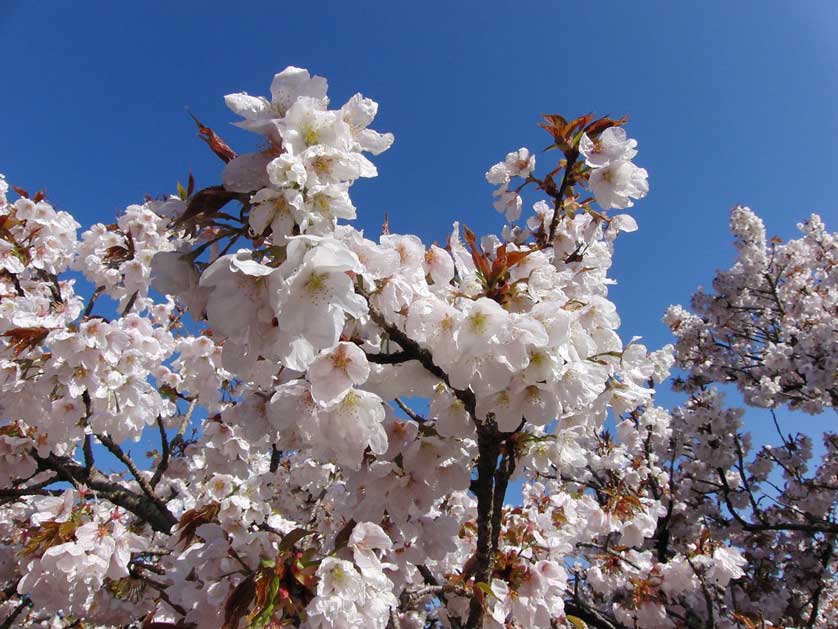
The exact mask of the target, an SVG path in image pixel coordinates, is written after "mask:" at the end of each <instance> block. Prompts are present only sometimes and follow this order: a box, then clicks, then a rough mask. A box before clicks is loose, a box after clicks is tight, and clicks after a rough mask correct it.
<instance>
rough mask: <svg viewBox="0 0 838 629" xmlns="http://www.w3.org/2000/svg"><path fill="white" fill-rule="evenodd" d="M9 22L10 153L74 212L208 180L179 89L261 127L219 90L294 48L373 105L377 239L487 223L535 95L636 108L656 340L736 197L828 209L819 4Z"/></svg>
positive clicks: (828, 34) (290, 7)
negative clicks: (646, 186) (646, 190)
mask: <svg viewBox="0 0 838 629" xmlns="http://www.w3.org/2000/svg"><path fill="white" fill-rule="evenodd" d="M0 37H2V41H3V42H4V45H3V57H4V64H3V65H4V90H3V97H2V98H0V124H2V129H0V172H5V173H6V175H7V177H8V179H9V180H10V181H11V182H12V183H14V184H17V185H20V186H23V187H26V188H29V189H31V190H35V189H38V188H41V187H45V188H46V189H47V191H48V193H49V197H50V199H51V200H52V202H53V203H54V204H55V205H57V206H58V207H60V208H62V209H67V210H70V211H72V212H73V213H74V214H75V215H76V216H77V217H79V219H80V222H82V223H84V224H85V225H88V224H90V223H92V222H98V221H105V222H110V221H111V220H112V219H113V217H114V215H115V214H116V213H117V212H118V211H119V209H120V208H122V207H124V206H125V205H127V204H129V203H133V202H139V201H141V200H142V198H143V195H144V194H145V193H151V194H153V195H158V194H161V193H167V192H173V191H174V186H175V181H176V180H178V179H180V180H181V181H183V180H185V178H186V174H187V172H188V171H189V170H190V169H191V170H192V171H193V172H194V173H195V176H196V179H197V183H198V186H199V187H202V186H206V185H212V184H214V183H216V182H217V179H218V172H219V164H218V162H217V161H216V159H215V158H214V156H212V155H211V154H210V153H209V152H208V151H207V150H206V148H205V146H204V145H203V144H202V143H201V142H200V141H199V140H198V139H197V138H196V137H195V129H194V126H193V124H192V122H191V121H190V119H189V117H188V116H187V115H186V113H185V107H187V106H188V107H190V108H191V110H192V111H193V112H194V113H195V114H196V115H197V116H198V117H199V118H201V119H202V120H203V122H205V123H206V124H208V125H210V126H212V127H213V128H215V129H216V130H217V131H219V132H220V133H221V134H222V135H224V136H225V137H226V138H227V139H228V140H229V141H230V142H231V144H233V145H234V146H236V147H237V148H240V149H241V148H247V147H250V146H253V140H252V139H250V138H249V137H247V136H246V134H243V133H242V132H240V131H238V130H236V129H233V128H232V127H228V123H229V122H231V121H232V120H233V116H232V114H231V113H230V112H228V111H227V110H226V108H225V107H224V104H223V99H222V96H223V95H224V94H226V93H229V92H234V91H248V92H250V93H252V94H265V93H267V91H268V87H269V84H270V80H271V77H272V76H273V74H274V73H275V72H277V71H279V70H281V69H282V68H284V67H285V66H286V65H297V66H303V67H307V68H309V69H310V70H311V71H312V72H314V73H317V74H320V75H323V76H326V77H327V78H328V79H329V83H330V95H331V97H332V100H333V102H334V103H335V104H340V103H342V102H343V101H344V100H345V99H346V98H348V97H349V96H351V95H352V94H353V93H354V92H356V91H361V92H363V93H364V94H365V95H368V96H370V97H372V98H374V99H376V100H377V101H379V103H380V104H381V110H380V115H379V119H378V122H377V124H376V128H377V129H379V130H382V131H392V132H394V133H395V136H396V142H395V145H394V147H393V148H392V149H391V150H390V151H389V152H388V153H385V154H384V155H382V156H380V157H379V158H377V159H376V163H377V164H378V166H379V171H380V177H379V178H378V179H376V180H373V181H372V182H362V183H359V184H358V185H357V186H355V188H353V198H354V200H355V203H356V205H357V206H358V208H359V215H360V219H359V225H360V226H361V227H365V228H367V229H368V230H370V231H371V232H372V233H373V234H374V233H376V231H377V229H378V226H379V225H380V224H381V221H382V217H383V215H384V212H385V211H386V212H389V214H390V216H391V225H392V228H393V230H394V231H398V232H405V233H418V234H419V235H420V236H422V237H423V239H425V240H426V241H432V240H439V241H442V240H444V237H445V233H446V231H447V230H448V229H449V228H450V223H451V221H452V220H455V219H459V220H462V221H464V222H466V223H467V224H468V225H469V226H470V227H472V229H474V230H475V231H478V232H480V233H485V232H488V231H496V230H497V229H499V227H500V225H501V221H500V218H499V216H498V215H497V214H496V213H495V212H494V210H493V209H492V207H491V187H490V186H489V185H488V184H486V183H485V181H484V179H483V173H484V172H485V170H486V169H487V168H488V167H489V166H490V165H491V164H492V163H494V162H496V161H498V160H499V159H501V158H502V157H503V156H504V155H505V153H506V152H507V151H509V150H513V149H516V148H518V147H519V146H528V147H530V148H532V149H539V148H542V147H543V146H545V145H546V143H547V142H546V140H545V138H546V137H547V136H546V135H545V134H544V132H543V131H541V130H540V129H538V127H537V123H538V120H539V116H540V114H541V113H562V114H564V115H568V116H575V115H578V114H581V113H585V112H588V111H592V112H595V113H600V114H613V115H621V114H627V115H628V116H629V118H630V124H629V126H628V130H629V134H630V135H632V136H633V137H635V138H637V139H638V141H639V149H640V154H639V156H638V157H637V159H636V162H637V163H638V164H639V165H641V166H644V167H645V168H647V170H648V171H649V176H650V185H651V192H650V194H649V196H648V197H647V198H646V199H645V200H643V201H641V202H639V203H638V204H637V205H636V207H635V208H633V210H632V213H633V215H634V216H635V217H636V218H637V220H638V222H639V224H640V228H641V229H640V231H638V232H637V233H634V234H630V235H627V236H624V237H622V239H621V240H620V241H619V243H618V251H617V255H616V261H615V267H614V270H613V275H614V276H615V277H616V278H617V279H618V281H619V284H618V286H616V287H614V289H613V291H612V296H613V298H614V300H615V301H616V303H617V306H618V309H619V312H620V313H621V315H622V317H623V328H622V334H623V336H624V338H626V339H628V338H630V337H631V336H633V335H641V336H643V337H644V338H645V339H646V342H647V344H648V345H649V346H651V347H657V346H660V345H662V344H663V343H666V342H668V341H669V340H670V336H669V333H668V331H667V330H666V329H665V327H664V326H663V325H662V323H661V322H660V319H661V316H662V314H663V311H664V309H665V308H666V306H667V305H669V304H670V303H678V302H680V303H684V302H686V300H688V299H689V296H690V294H691V293H692V291H693V290H694V289H695V287H696V286H697V285H699V284H708V283H709V281H710V279H711V278H712V274H713V272H714V270H715V269H716V268H718V267H720V266H726V265H728V264H729V263H730V261H731V259H732V251H733V250H732V247H731V245H730V237H729V235H728V230H727V220H728V210H729V208H730V207H731V206H732V205H733V204H735V203H745V204H749V205H751V206H752V207H753V208H754V209H756V210H757V211H758V212H759V213H760V214H761V215H762V217H763V218H764V220H765V221H766V224H767V226H768V230H769V233H770V234H777V235H780V236H782V237H784V238H788V237H792V236H793V235H794V231H795V230H794V225H795V223H796V222H798V221H800V220H802V219H804V218H805V217H806V216H807V215H808V214H809V213H810V212H811V211H818V212H820V213H821V214H822V215H823V216H824V218H825V219H826V221H827V225H828V226H830V227H831V228H832V229H835V228H836V223H838V220H836V219H838V211H837V210H836V198H835V184H836V182H837V181H838V176H836V172H835V167H836V158H835V149H834V143H835V138H836V137H838V110H836V107H835V101H836V95H838V89H836V88H838V73H836V69H838V3H836V2H834V1H832V0H822V1H814V0H812V1H807V2H804V3H790V2H779V1H770V0H759V1H757V0H752V1H742V2H735V3H734V2H728V1H705V2H701V3H680V2H668V1H667V2H664V1H659V2H640V3H635V2H617V1H614V2H566V1H562V2H547V1H542V2H527V1H519V2H514V3H513V2H499V1H490V0H483V1H481V2H476V1H463V2H450V1H449V2H436V1H431V0H428V1H424V2H403V1H401V0H398V1H391V2H387V3H384V2H381V3H371V2H331V1H329V0H321V2H317V3H305V2H303V3H279V2H276V1H274V2H259V1H256V0H253V1H251V2H248V3H240V4H234V3H230V2H224V3H221V2H186V1H181V2H177V3H173V2H162V1H157V2H151V1H149V2H136V3H125V2H119V3H117V2H85V3H69V2H51V3H35V2H24V1H19V2H16V1H15V0H0ZM552 155H553V154H550V157H551V158H552ZM545 157H547V156H545ZM542 163H543V162H542ZM822 419H823V420H824V421H826V423H831V424H834V420H835V416H834V415H831V417H829V418H822ZM766 421H768V418H767V417H766Z"/></svg>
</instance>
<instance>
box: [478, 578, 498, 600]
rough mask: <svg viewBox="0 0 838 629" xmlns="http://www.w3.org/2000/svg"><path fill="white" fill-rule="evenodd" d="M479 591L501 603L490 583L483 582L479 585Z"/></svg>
mask: <svg viewBox="0 0 838 629" xmlns="http://www.w3.org/2000/svg"><path fill="white" fill-rule="evenodd" d="M477 589H479V590H480V591H481V592H483V594H485V595H486V596H491V597H492V598H493V599H495V600H497V601H499V600H500V599H499V598H498V595H497V594H495V593H494V592H492V586H491V585H489V584H488V583H483V582H482V581H481V582H480V583H478V584H477Z"/></svg>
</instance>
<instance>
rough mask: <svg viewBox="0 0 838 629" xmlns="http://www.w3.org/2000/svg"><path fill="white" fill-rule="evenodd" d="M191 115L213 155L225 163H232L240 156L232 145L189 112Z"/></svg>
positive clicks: (199, 133) (199, 134)
mask: <svg viewBox="0 0 838 629" xmlns="http://www.w3.org/2000/svg"><path fill="white" fill-rule="evenodd" d="M189 115H190V116H192V120H194V121H195V124H196V125H198V136H199V137H200V138H201V139H202V140H203V141H204V142H206V143H207V144H208V145H209V147H210V149H212V152H213V153H215V154H216V155H218V157H220V158H221V159H222V160H223V161H224V162H230V161H232V160H234V159H235V158H236V157H238V154H237V153H236V152H235V151H234V150H233V149H231V148H230V145H228V144H227V143H226V142H225V141H224V140H222V139H221V138H220V137H218V135H217V134H216V133H215V131H213V130H212V129H210V128H209V127H208V126H206V125H205V124H204V123H202V122H201V121H200V120H198V118H196V117H195V114H193V113H192V112H189Z"/></svg>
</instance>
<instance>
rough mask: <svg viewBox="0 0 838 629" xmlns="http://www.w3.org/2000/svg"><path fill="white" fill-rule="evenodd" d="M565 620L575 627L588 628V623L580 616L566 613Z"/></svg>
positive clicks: (578, 628)
mask: <svg viewBox="0 0 838 629" xmlns="http://www.w3.org/2000/svg"><path fill="white" fill-rule="evenodd" d="M565 618H567V621H568V622H569V623H570V624H571V625H573V626H574V627H576V629H588V623H586V622H585V621H584V620H582V619H581V618H577V617H576V616H571V615H570V614H568V615H566V616H565Z"/></svg>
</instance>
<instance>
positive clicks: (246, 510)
mask: <svg viewBox="0 0 838 629" xmlns="http://www.w3.org/2000/svg"><path fill="white" fill-rule="evenodd" d="M326 92H327V84H326V80H325V79H323V78H322V77H317V76H314V77H312V76H310V75H309V73H308V72H307V71H305V70H301V69H298V68H293V67H290V68H287V69H285V70H284V71H283V72H281V73H280V74H278V75H276V77H274V80H273V83H272V85H271V97H270V99H267V98H263V97H254V96H250V95H248V94H232V95H229V96H227V98H226V102H227V105H228V106H229V107H230V109H231V110H232V111H233V112H234V113H236V114H237V115H239V116H240V117H241V118H242V120H241V121H240V122H238V123H237V124H238V125H239V126H241V127H243V128H245V129H247V130H250V131H252V132H254V133H257V134H260V135H261V136H262V137H263V140H264V143H263V147H262V148H261V150H259V151H257V152H254V153H248V154H243V155H238V154H237V153H236V152H235V151H234V150H233V149H232V148H231V147H230V146H228V145H227V144H226V143H225V142H224V141H223V140H222V139H221V138H220V137H218V136H217V135H216V134H215V133H214V132H213V130H212V129H210V128H208V127H206V126H204V125H203V124H201V123H200V122H199V123H198V126H199V131H200V134H201V137H202V138H203V139H204V140H206V142H207V143H208V145H209V146H210V148H211V149H212V150H213V151H214V152H215V154H216V155H218V157H219V158H221V160H223V162H224V164H225V165H224V168H223V171H222V172H221V177H220V181H221V183H220V184H218V185H213V186H210V187H206V188H203V189H195V186H194V182H193V181H192V180H191V178H190V181H189V183H188V186H187V187H186V188H183V187H180V186H179V190H178V195H174V196H171V197H169V198H164V199H157V200H155V199H148V200H146V201H145V203H143V204H142V205H132V206H129V207H128V208H127V209H126V210H125V211H124V213H122V215H121V216H120V217H119V218H118V220H117V222H116V223H114V224H110V225H102V224H99V225H94V226H93V227H91V228H90V229H89V230H87V231H85V232H84V233H83V234H82V235H81V239H80V240H79V239H78V238H77V235H76V234H77V230H78V229H79V225H78V223H76V221H75V220H74V219H73V218H72V217H71V216H70V215H69V214H67V213H65V212H62V211H56V210H55V209H54V208H53V207H52V205H50V203H49V201H48V200H47V199H46V198H44V196H43V195H42V194H34V195H30V194H28V193H27V192H26V191H24V190H21V189H17V188H15V189H14V190H15V191H16V193H17V198H16V199H10V198H9V197H10V196H11V195H12V193H11V192H10V190H9V186H8V185H7V184H6V183H5V181H4V180H2V179H0V268H2V271H0V387H2V416H3V420H2V426H0V500H1V501H2V506H0V535H2V537H3V545H2V550H0V566H2V567H1V568H0V579H2V584H3V587H4V594H3V598H2V602H0V618H3V619H5V620H3V621H2V625H0V626H3V627H10V626H13V625H20V626H43V627H79V626H131V627H146V628H149V629H151V628H156V629H162V628H166V627H171V628H185V627H223V628H225V629H234V628H240V627H263V626H273V627H278V626H301V627H307V628H312V629H313V628H318V627H333V628H348V627H379V628H382V629H383V628H385V627H388V628H391V629H400V628H401V629H419V628H424V627H452V628H458V629H464V628H468V629H474V628H477V627H487V628H489V627H545V628H552V627H577V628H578V627H586V626H588V627H603V628H617V627H649V628H655V627H758V626H810V627H813V626H821V627H828V626H835V625H836V623H838V591H836V585H835V581H834V573H835V562H836V559H835V554H834V551H835V538H836V534H838V524H836V520H835V508H836V491H837V490H838V480H836V474H838V458H837V457H838V439H836V437H835V435H826V436H825V437H824V447H825V454H824V456H823V460H822V462H821V463H820V464H819V465H817V466H815V468H814V470H813V471H811V472H810V471H809V466H810V465H811V461H810V460H809V459H810V458H811V454H812V445H811V443H810V439H809V438H808V437H806V436H804V435H797V436H791V435H782V445H781V446H778V447H775V448H767V447H766V448H761V449H758V448H754V447H753V446H752V444H751V441H750V438H749V436H748V435H747V434H746V433H743V431H742V425H741V414H742V413H741V411H739V410H737V409H731V408H726V407H725V406H724V403H723V398H722V394H723V391H722V390H721V389H719V388H717V387H716V388H714V384H716V383H718V384H730V383H733V384H735V386H737V387H739V389H740V390H741V391H742V393H743V395H744V396H745V400H746V402H747V403H749V404H753V405H757V406H760V407H765V408H774V407H777V406H782V405H788V406H789V407H792V408H795V409H801V410H803V411H805V412H809V413H815V412H820V411H821V410H823V409H824V408H827V407H828V408H833V407H834V406H835V403H836V401H838V386H836V367H837V366H838V332H836V325H835V320H836V314H838V312H836V309H837V308H838V280H836V278H837V277H838V273H836V260H838V246H837V245H836V239H835V236H834V235H832V234H829V233H828V232H826V230H825V228H824V226H823V224H822V223H821V222H820V219H819V218H818V217H816V216H813V217H812V218H811V219H810V220H809V221H808V222H807V223H806V224H805V225H803V226H802V229H803V237H802V238H801V239H800V240H797V241H793V242H790V243H787V244H782V243H779V242H776V241H772V242H770V243H766V239H765V232H764V228H763V227H762V224H761V222H760V221H759V219H758V218H757V217H756V216H755V215H754V214H753V213H751V212H750V211H749V210H747V209H745V208H736V209H735V210H734V211H733V217H732V226H733V229H734V234H735V236H736V243H737V247H738V249H739V260H738V261H737V263H736V265H735V266H734V267H733V269H731V270H730V271H727V272H724V273H720V274H719V276H718V278H717V280H716V283H715V285H714V290H715V292H714V293H713V294H704V293H699V295H697V296H696V298H695V300H694V303H693V310H694V311H695V313H696V314H691V313H690V312H688V311H686V310H684V309H682V308H673V309H671V310H670V311H669V313H668V314H667V322H668V324H669V325H670V327H671V328H672V329H673V331H674V332H675V334H676V336H677V338H678V342H677V345H676V346H675V347H674V348H673V347H671V346H667V347H666V348H663V349H662V350H659V351H655V352H649V351H647V349H646V348H645V347H644V346H643V345H641V344H639V343H638V342H637V341H636V339H633V340H631V341H630V342H628V343H624V342H623V341H622V340H621V339H620V337H619V336H618V335H617V332H616V330H617V328H618V326H619V317H618V315H617V312H616V309H615V307H614V305H613V304H612V303H611V302H610V301H609V299H608V291H607V287H608V284H609V283H610V280H609V279H608V276H607V272H608V268H609V266H610V264H611V254H612V250H613V246H614V242H615V239H616V238H617V236H618V235H619V233H620V232H622V231H633V230H635V229H636V224H635V222H634V220H633V219H632V218H631V217H630V216H628V215H626V214H619V213H617V214H614V213H613V212H611V211H612V210H621V209H624V208H628V207H631V206H632V204H633V201H634V200H636V199H639V198H642V197H643V196H645V194H646V193H647V191H648V186H647V174H646V171H645V170H643V169H642V168H639V167H638V166H636V165H635V164H634V163H633V161H632V160H633V159H634V157H635V156H636V154H637V150H636V147H637V143H636V142H635V141H634V140H631V139H629V138H628V137H627V135H626V133H625V131H624V128H623V126H624V123H625V120H622V119H620V120H615V119H610V118H599V119H595V118H594V117H593V116H582V117H580V118H576V119H573V120H566V119H565V118H563V117H561V116H558V115H550V116H545V118H544V122H543V124H542V126H543V127H544V129H545V130H546V131H547V133H548V134H549V136H550V138H551V140H550V147H549V148H550V149H551V150H550V151H548V152H546V153H545V155H546V157H548V158H551V159H552V156H557V163H553V164H551V165H550V166H549V167H548V168H547V169H546V172H544V173H543V174H541V175H538V174H537V170H536V163H535V156H534V155H533V154H532V153H531V152H530V151H528V150H527V149H524V148H522V149H519V150H518V151H515V152H512V153H509V154H508V155H507V157H506V159H505V160H504V161H502V162H500V163H498V164H496V165H495V166H493V167H492V168H491V169H490V170H489V171H488V173H487V175H486V177H487V180H488V181H489V182H490V183H491V184H493V185H495V186H496V187H497V189H496V191H495V193H494V198H495V207H496V208H497V209H498V210H499V211H500V212H502V213H503V214H504V215H505V217H506V219H507V220H508V221H509V223H508V225H507V227H505V228H504V230H503V232H502V234H500V235H498V236H494V235H489V236H484V237H482V238H480V239H478V237H477V236H476V235H475V234H474V233H473V232H472V231H470V230H469V229H468V228H466V227H462V228H461V227H460V226H459V225H458V224H457V223H454V224H453V229H452V230H451V232H450V236H449V237H448V241H447V243H446V246H445V247H440V246H437V245H430V246H426V245H425V244H423V243H422V242H421V241H420V240H419V239H418V238H417V237H415V236H411V235H399V234H393V233H390V232H389V227H388V226H387V225H385V226H384V228H383V230H382V232H383V233H382V234H381V235H380V236H378V237H377V238H376V239H375V240H373V239H370V238H367V237H366V236H365V235H364V234H363V233H362V232H360V231H358V230H357V229H355V228H353V227H352V226H351V225H350V224H349V223H348V222H347V221H351V219H353V218H355V215H356V210H355V207H354V205H353V203H352V200H351V198H350V195H349V189H350V187H351V185H352V184H353V182H354V181H356V180H357V179H359V178H361V177H373V176H375V175H376V169H375V166H374V165H373V163H372V162H371V161H370V159H369V158H368V157H367V155H368V154H369V155H377V154H379V153H380V152H382V151H384V150H386V149H388V148H389V147H390V145H391V143H392V142H393V137H392V135H390V134H382V133H378V132H376V131H373V130H372V129H370V127H369V125H370V124H371V123H372V121H373V118H374V117H375V115H376V112H377V104H376V103H375V102H373V101H372V100H370V99H368V98H365V97H363V96H361V95H360V94H357V95H355V96H353V97H352V98H350V99H349V101H348V102H346V103H345V104H344V105H342V106H341V107H340V108H338V109H330V108H329V106H330V103H329V99H328V98H327V95H326ZM542 170H544V169H542ZM524 188H529V189H531V190H532V191H534V192H535V193H537V194H539V195H540V196H541V197H542V198H541V200H539V201H538V202H536V203H535V205H534V206H533V207H532V211H531V212H529V211H528V212H527V215H526V216H525V217H523V218H522V213H523V201H522V197H521V192H522V191H523V189H524ZM70 271H80V272H81V273H83V274H84V276H85V278H86V279H87V280H89V282H91V283H92V285H93V287H94V288H93V290H92V291H90V292H91V295H90V296H89V298H87V299H83V298H82V296H81V295H79V294H78V293H77V291H76V289H75V280H74V279H73V277H72V276H70V275H69V274H68V273H69V272H70ZM105 298H108V299H109V300H110V301H111V305H107V302H105V301H104V300H105ZM100 300H101V301H100ZM103 305H104V306H105V307H104V308H103ZM676 360H677V362H678V366H679V367H681V368H682V369H683V370H684V372H683V377H682V378H681V379H679V380H677V383H678V386H679V387H680V388H681V389H683V390H684V391H685V392H686V393H687V394H688V395H689V401H688V402H687V403H686V404H685V405H684V406H683V407H682V408H679V409H675V411H673V412H672V413H671V414H670V413H669V412H667V411H666V410H664V409H662V408H659V407H657V406H655V404H654V390H653V387H654V385H655V383H660V382H662V381H663V380H665V379H666V378H667V376H668V373H669V369H670V367H671V366H672V365H673V362H674V361H676ZM766 412H767V411H766ZM140 439H143V443H147V442H149V440H152V439H153V440H154V441H155V442H156V444H157V445H156V447H155V449H154V451H153V452H152V453H151V460H150V462H149V460H148V459H146V458H136V457H132V454H131V452H132V449H133V450H135V449H136V444H135V445H134V446H133V448H132V445H131V444H132V442H137V441H139V440H140ZM517 480H520V481H522V482H523V492H522V493H523V496H522V499H521V500H520V504H513V503H512V501H509V500H507V497H506V494H507V489H508V486H509V483H510V481H517Z"/></svg>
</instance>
